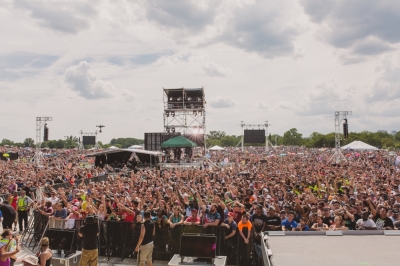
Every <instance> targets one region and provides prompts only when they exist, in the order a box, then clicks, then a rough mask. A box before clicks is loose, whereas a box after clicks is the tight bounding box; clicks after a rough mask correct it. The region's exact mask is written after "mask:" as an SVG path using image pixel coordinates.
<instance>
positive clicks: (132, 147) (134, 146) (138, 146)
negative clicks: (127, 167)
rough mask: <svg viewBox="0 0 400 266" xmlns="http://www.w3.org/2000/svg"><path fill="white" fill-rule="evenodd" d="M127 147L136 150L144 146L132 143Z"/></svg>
mask: <svg viewBox="0 0 400 266" xmlns="http://www.w3.org/2000/svg"><path fill="white" fill-rule="evenodd" d="M128 149H138V150H143V149H144V147H143V146H141V145H132V146H130V147H129V148H128Z"/></svg>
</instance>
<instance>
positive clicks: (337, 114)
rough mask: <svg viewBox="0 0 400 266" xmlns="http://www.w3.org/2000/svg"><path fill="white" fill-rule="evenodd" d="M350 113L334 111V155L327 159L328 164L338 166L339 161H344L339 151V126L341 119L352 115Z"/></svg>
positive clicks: (344, 158)
mask: <svg viewBox="0 0 400 266" xmlns="http://www.w3.org/2000/svg"><path fill="white" fill-rule="evenodd" d="M352 114H353V112H352V111H336V112H335V153H334V154H333V155H332V157H331V158H330V159H329V161H328V162H331V161H333V162H334V163H336V164H338V163H340V162H341V161H346V157H344V155H343V154H342V151H341V149H340V138H341V135H340V124H341V123H342V121H343V119H344V118H346V116H347V115H352Z"/></svg>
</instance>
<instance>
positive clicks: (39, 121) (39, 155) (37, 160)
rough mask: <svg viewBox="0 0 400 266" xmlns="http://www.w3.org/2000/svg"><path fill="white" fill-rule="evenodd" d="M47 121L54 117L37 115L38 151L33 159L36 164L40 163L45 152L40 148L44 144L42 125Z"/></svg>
mask: <svg viewBox="0 0 400 266" xmlns="http://www.w3.org/2000/svg"><path fill="white" fill-rule="evenodd" d="M47 121H53V118H52V117H47V116H46V117H36V151H35V155H34V157H33V160H34V162H35V163H36V164H40V162H41V160H42V159H43V153H42V151H41V150H40V146H41V145H42V127H43V126H44V125H45V124H46V122H47Z"/></svg>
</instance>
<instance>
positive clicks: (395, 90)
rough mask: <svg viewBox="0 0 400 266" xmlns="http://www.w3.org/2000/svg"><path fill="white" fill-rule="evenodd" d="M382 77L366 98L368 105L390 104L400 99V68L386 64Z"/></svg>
mask: <svg viewBox="0 0 400 266" xmlns="http://www.w3.org/2000/svg"><path fill="white" fill-rule="evenodd" d="M381 72H382V73H381V75H380V77H379V78H378V79H377V80H376V82H375V84H374V86H373V87H372V92H371V93H370V94H369V95H367V96H366V97H365V99H364V100H365V102H366V103H374V102H386V103H385V105H387V104H388V102H390V101H393V100H396V99H400V75H399V73H400V66H399V65H395V64H392V62H390V63H386V65H385V66H384V68H383V69H382V70H381Z"/></svg>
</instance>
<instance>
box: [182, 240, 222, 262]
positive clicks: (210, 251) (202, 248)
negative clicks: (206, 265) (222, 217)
mask: <svg viewBox="0 0 400 266" xmlns="http://www.w3.org/2000/svg"><path fill="white" fill-rule="evenodd" d="M216 251H217V237H216V236H202V235H182V236H181V246H180V249H179V255H180V256H181V257H197V258H215V257H216V256H217V253H216Z"/></svg>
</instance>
